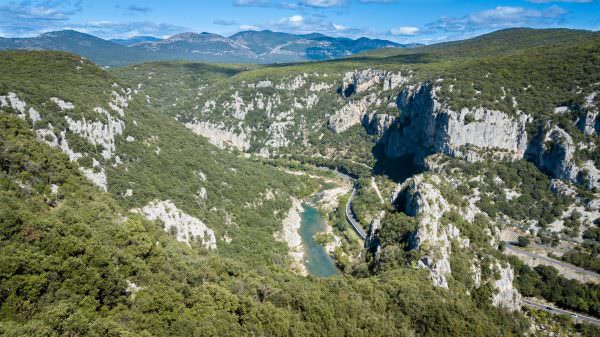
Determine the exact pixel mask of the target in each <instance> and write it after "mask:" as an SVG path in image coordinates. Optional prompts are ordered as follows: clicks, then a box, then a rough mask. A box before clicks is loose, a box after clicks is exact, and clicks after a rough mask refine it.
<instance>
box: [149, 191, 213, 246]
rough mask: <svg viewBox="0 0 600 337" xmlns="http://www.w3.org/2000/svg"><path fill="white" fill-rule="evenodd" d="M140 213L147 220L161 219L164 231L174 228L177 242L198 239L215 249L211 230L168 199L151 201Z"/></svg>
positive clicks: (187, 242)
mask: <svg viewBox="0 0 600 337" xmlns="http://www.w3.org/2000/svg"><path fill="white" fill-rule="evenodd" d="M141 213H142V214H143V215H144V216H146V218H148V219H149V220H160V221H162V222H163V224H164V226H165V231H166V232H170V231H171V228H174V230H175V231H176V234H175V238H176V239H177V241H179V242H183V243H186V244H188V245H190V242H193V241H195V240H198V241H199V242H200V243H202V244H203V245H204V247H206V248H207V249H217V240H216V238H215V233H214V232H213V230H212V229H210V228H208V227H207V226H206V225H205V224H204V223H203V222H202V221H200V220H199V219H197V218H195V217H193V216H191V215H188V214H186V213H184V212H183V211H181V210H179V209H178V208H177V207H176V206H175V204H173V202H171V201H170V200H165V201H152V202H150V203H149V204H148V205H146V206H144V207H143V208H142V209H141Z"/></svg>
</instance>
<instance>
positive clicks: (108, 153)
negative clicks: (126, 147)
mask: <svg viewBox="0 0 600 337" xmlns="http://www.w3.org/2000/svg"><path fill="white" fill-rule="evenodd" d="M94 111H96V112H97V113H99V114H102V115H104V117H106V121H107V122H106V124H104V123H102V122H100V121H88V120H86V119H85V118H83V119H82V120H74V119H72V118H71V117H69V116H65V120H66V122H67V125H68V127H69V130H70V131H71V132H73V133H75V134H77V135H79V136H81V137H83V138H84V139H86V140H87V141H88V142H90V143H91V144H94V145H100V146H102V157H104V159H110V158H112V157H113V156H114V155H115V150H116V147H115V137H117V136H119V135H121V134H123V130H124V129H125V122H123V121H122V120H120V119H119V118H113V116H112V115H111V114H110V113H109V112H108V111H106V110H105V109H103V108H96V109H94Z"/></svg>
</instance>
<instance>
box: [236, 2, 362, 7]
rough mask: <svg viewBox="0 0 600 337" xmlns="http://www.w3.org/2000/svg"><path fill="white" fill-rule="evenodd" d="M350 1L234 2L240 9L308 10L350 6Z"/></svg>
mask: <svg viewBox="0 0 600 337" xmlns="http://www.w3.org/2000/svg"><path fill="white" fill-rule="evenodd" d="M349 2H350V1H349V0H297V1H289V0H234V1H233V5H234V6H238V7H271V8H280V9H299V8H301V7H305V8H306V7H308V8H316V9H319V8H335V7H344V6H346V5H348V3H349Z"/></svg>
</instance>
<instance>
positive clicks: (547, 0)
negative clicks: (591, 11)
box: [527, 0, 594, 4]
mask: <svg viewBox="0 0 600 337" xmlns="http://www.w3.org/2000/svg"><path fill="white" fill-rule="evenodd" d="M592 1H594V0H527V2H531V3H534V4H548V3H552V2H565V3H577V4H587V3H590V2H592Z"/></svg>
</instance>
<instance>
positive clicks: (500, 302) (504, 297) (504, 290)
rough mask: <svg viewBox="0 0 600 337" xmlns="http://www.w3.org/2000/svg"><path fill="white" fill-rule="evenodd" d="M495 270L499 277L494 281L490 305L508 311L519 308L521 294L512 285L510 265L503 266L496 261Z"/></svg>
mask: <svg viewBox="0 0 600 337" xmlns="http://www.w3.org/2000/svg"><path fill="white" fill-rule="evenodd" d="M495 270H496V272H498V273H499V274H500V279H498V280H496V281H495V282H494V289H495V291H496V292H495V294H494V296H493V297H492V305H494V306H496V307H500V308H505V309H508V310H510V311H520V310H521V294H519V292H518V291H517V290H516V289H515V288H514V287H513V281H514V278H515V275H514V271H513V269H512V268H511V267H510V266H506V267H503V266H502V265H501V264H500V263H498V262H496V265H495Z"/></svg>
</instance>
